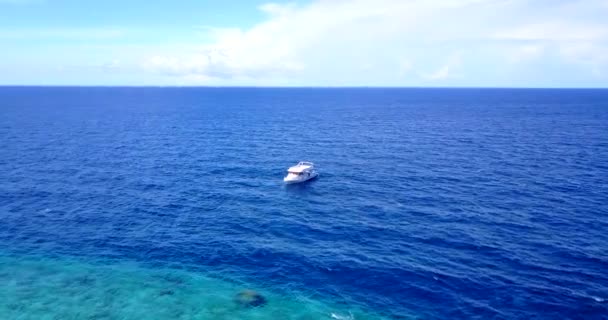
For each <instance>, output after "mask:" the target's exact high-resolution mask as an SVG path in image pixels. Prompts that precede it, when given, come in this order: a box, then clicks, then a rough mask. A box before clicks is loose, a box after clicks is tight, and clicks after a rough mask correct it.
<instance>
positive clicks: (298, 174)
mask: <svg viewBox="0 0 608 320" xmlns="http://www.w3.org/2000/svg"><path fill="white" fill-rule="evenodd" d="M289 174H293V175H296V176H301V175H302V172H291V171H289Z"/></svg>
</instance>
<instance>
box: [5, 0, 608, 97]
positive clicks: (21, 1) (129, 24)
mask: <svg viewBox="0 0 608 320" xmlns="http://www.w3.org/2000/svg"><path fill="white" fill-rule="evenodd" d="M606 17H608V0H568V1H564V0H424V1H423V0H308V1H289V2H280V1H277V2H267V1H256V0H243V1H219V0H210V1H205V0H181V1H163V0H157V1H143V0H130V1H116V0H105V1H77V0H0V85H15V84H16V85H161V86H165V85H178V86H188V85H212V86H223V85H227V86H241V85H247V86H475V87H479V86H482V87H608V18H606Z"/></svg>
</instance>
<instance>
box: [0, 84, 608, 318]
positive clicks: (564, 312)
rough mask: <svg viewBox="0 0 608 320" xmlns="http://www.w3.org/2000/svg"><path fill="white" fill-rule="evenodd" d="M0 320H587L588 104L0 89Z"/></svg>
mask: <svg viewBox="0 0 608 320" xmlns="http://www.w3.org/2000/svg"><path fill="white" fill-rule="evenodd" d="M302 160H307V161H313V162H315V164H316V166H317V168H318V171H319V172H320V175H319V177H318V178H317V179H315V180H314V181H310V182H308V183H305V184H299V185H289V186H286V185H284V184H283V182H282V178H283V176H284V175H285V171H286V169H287V168H288V167H289V166H291V165H294V164H295V163H297V162H298V161H302ZM243 290H253V291H256V292H257V293H258V294H259V295H260V296H262V297H263V298H264V303H260V304H259V305H247V304H242V303H239V302H238V301H237V300H238V299H237V300H235V299H236V298H235V297H237V296H238V295H239V293H240V292H242V291H243ZM0 319H7V320H11V319H20V320H23V319H32V320H33V319H36V320H40V319H97V320H100V319H107V320H109V319H138V320H139V319H150V320H152V319H198V320H202V319H257V320H262V319H297V320H313V319H328V320H331V319H337V320H364V319H368V320H372V319H374V320H375V319H386V320H388V319H608V90H600V89H597V90H594V89H580V90H579V89H422V88H420V89H418V88H409V89H397V88H385V89H382V88H331V89H330V88H152V87H149V88H137V87H133V88H129V87H116V88H113V87H0Z"/></svg>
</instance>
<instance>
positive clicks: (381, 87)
mask: <svg viewBox="0 0 608 320" xmlns="http://www.w3.org/2000/svg"><path fill="white" fill-rule="evenodd" d="M0 88H159V89H160V88H166V89H172V88H175V89H184V88H192V89H196V88H199V89H203V88H208V89H524V90H525V89H544V90H551V89H553V90H608V87H503V86H363V85H361V86H254V85H243V86H240V85H234V86H222V85H220V86H213V85H182V86H180V85H71V84H66V85H44V84H40V85H39V84H0Z"/></svg>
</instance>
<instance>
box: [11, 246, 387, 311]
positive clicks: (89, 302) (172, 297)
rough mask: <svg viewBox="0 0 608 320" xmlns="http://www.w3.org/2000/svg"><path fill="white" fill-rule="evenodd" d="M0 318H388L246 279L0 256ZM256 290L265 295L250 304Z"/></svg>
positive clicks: (116, 265)
mask: <svg viewBox="0 0 608 320" xmlns="http://www.w3.org/2000/svg"><path fill="white" fill-rule="evenodd" d="M0 280H1V281H2V283H3V285H2V286H0V319H21V320H26V319H31V320H47V319H48V320H51V319H97V320H110V319H112V320H113V319H124V320H129V319H133V320H136V319H137V320H139V319H148V320H161V319H201V320H202V319H218V320H221V319H245V320H246V319H252V320H253V319H259V320H262V319H294V320H312V319H344V320H346V319H364V320H365V319H367V320H381V319H384V318H382V317H380V316H378V315H374V314H371V313H366V312H365V311H363V310H360V309H357V308H353V307H349V306H344V305H336V304H333V305H332V304H331V303H328V302H324V301H319V300H315V299H313V298H311V297H308V296H307V295H305V294H303V293H302V294H298V293H296V292H290V293H289V294H288V295H284V294H279V293H276V292H271V291H269V290H266V289H265V288H255V287H253V286H252V285H251V284H247V283H245V282H242V281H234V280H233V279H232V281H226V280H223V279H220V278H216V277H213V276H209V275H206V274H202V273H200V272H192V271H187V270H179V269H169V268H161V269H159V268H147V267H144V266H141V265H138V264H137V263H127V262H120V263H117V262H111V263H108V262H104V261H97V262H96V263H92V262H89V261H87V262H83V261H79V260H75V259H70V258H56V257H54V258H49V257H35V256H25V257H24V256H21V257H19V256H14V255H13V256H7V255H5V256H0ZM244 289H254V290H256V291H258V292H259V293H261V294H263V295H264V296H265V297H266V298H267V301H268V302H267V304H266V305H264V306H261V307H244V306H241V305H239V304H237V303H236V302H235V301H234V297H235V295H236V294H238V293H239V292H240V291H242V290H244Z"/></svg>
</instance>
